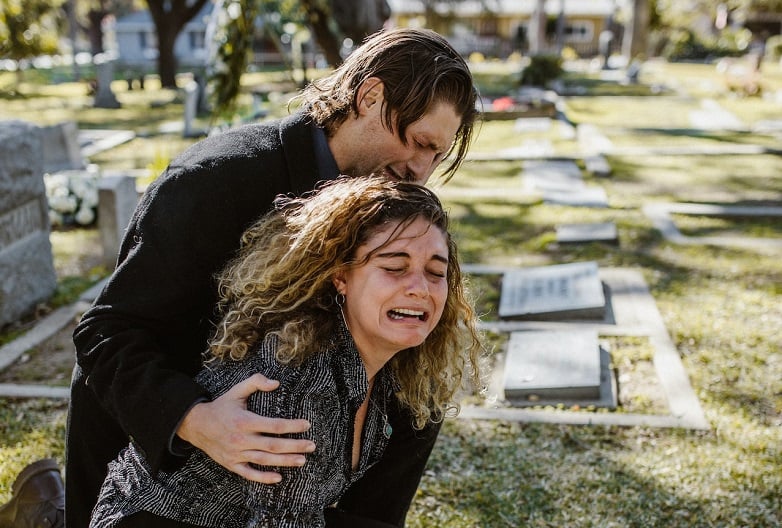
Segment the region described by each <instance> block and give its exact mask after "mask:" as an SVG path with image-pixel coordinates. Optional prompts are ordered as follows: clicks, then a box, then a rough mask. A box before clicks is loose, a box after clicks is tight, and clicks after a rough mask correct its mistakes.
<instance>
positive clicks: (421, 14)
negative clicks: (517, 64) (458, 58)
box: [388, 0, 625, 57]
mask: <svg viewBox="0 0 782 528" xmlns="http://www.w3.org/2000/svg"><path fill="white" fill-rule="evenodd" d="M388 3H389V5H390V6H391V20H390V25H392V26H396V27H427V28H430V29H433V30H435V31H437V32H438V33H441V34H442V35H444V36H446V37H448V39H449V41H450V42H451V44H453V45H454V47H456V48H457V49H458V50H459V51H460V52H461V53H464V54H469V53H472V52H480V53H483V54H485V55H487V56H494V57H505V56H507V55H509V54H510V53H513V52H528V51H530V48H531V46H532V47H533V48H534V47H535V46H538V48H537V51H538V52H541V53H548V52H556V51H558V50H560V49H561V48H562V47H563V46H568V47H570V48H572V49H574V50H575V51H576V53H578V54H579V55H580V56H594V55H597V54H598V53H599V52H600V51H601V49H600V38H601V33H603V32H604V31H607V30H609V31H611V32H612V34H613V39H612V44H613V48H612V49H613V50H617V49H618V47H619V44H618V43H619V41H620V40H619V37H620V35H619V34H618V33H619V32H621V26H620V25H618V24H616V22H615V20H616V14H617V13H618V12H619V9H620V7H621V6H623V5H624V4H625V1H624V0H545V1H544V2H542V3H543V6H544V15H543V16H542V17H541V23H540V26H539V27H540V28H541V29H542V33H541V36H540V39H539V40H537V41H535V42H532V43H531V39H534V35H535V27H534V25H533V24H532V20H533V16H534V14H535V12H536V8H537V6H538V5H539V2H538V1H537V0H484V1H473V0H466V1H461V2H458V1H450V2H449V1H436V0H388ZM560 21H561V22H560ZM560 35H561V36H560ZM608 36H609V35H608V34H604V35H603V38H604V39H606V38H608Z"/></svg>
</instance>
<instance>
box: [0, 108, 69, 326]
mask: <svg viewBox="0 0 782 528" xmlns="http://www.w3.org/2000/svg"><path fill="white" fill-rule="evenodd" d="M41 150H42V138H41V130H40V128H38V127H37V126H35V125H32V124H30V123H25V122H22V121H2V122H0V277H2V281H0V326H2V325H4V324H8V323H11V322H13V321H16V320H18V319H19V318H20V317H22V316H24V315H26V314H28V313H30V312H32V311H33V310H34V309H35V307H36V305H38V304H39V303H41V302H44V301H46V300H47V299H48V298H49V297H51V295H52V294H53V293H54V290H55V287H56V285H57V276H56V273H55V270H54V261H53V258H52V246H51V242H50V241H49V216H48V206H47V202H46V189H45V187H44V182H43V156H42V154H41Z"/></svg>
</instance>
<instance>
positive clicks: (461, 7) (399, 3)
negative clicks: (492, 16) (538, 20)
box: [388, 0, 626, 16]
mask: <svg viewBox="0 0 782 528" xmlns="http://www.w3.org/2000/svg"><path fill="white" fill-rule="evenodd" d="M625 1H626V0H565V6H564V8H565V9H564V11H565V14H566V15H580V16H586V15H590V16H608V15H611V14H613V13H614V12H615V11H616V10H617V8H618V7H619V6H621V5H623V4H624V3H625ZM388 4H389V5H390V6H391V12H392V13H394V14H397V15H398V14H402V13H423V12H424V3H423V2H422V1H421V0H388ZM536 4H537V0H484V1H477V0H467V1H463V2H458V3H454V4H450V5H443V4H435V9H436V10H437V11H439V12H441V13H443V14H445V13H449V12H453V13H454V14H456V15H457V16H478V15H481V14H483V13H486V12H487V10H490V11H493V12H494V13H497V14H501V15H522V16H529V15H530V14H531V13H532V12H533V11H534V9H535V6H536ZM545 9H546V13H547V14H549V15H557V14H559V12H560V10H561V9H562V8H561V2H560V0H547V1H546V3H545Z"/></svg>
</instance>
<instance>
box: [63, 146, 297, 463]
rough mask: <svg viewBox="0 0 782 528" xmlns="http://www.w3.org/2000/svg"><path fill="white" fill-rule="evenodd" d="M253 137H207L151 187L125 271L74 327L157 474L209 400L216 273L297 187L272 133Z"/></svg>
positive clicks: (98, 387)
mask: <svg viewBox="0 0 782 528" xmlns="http://www.w3.org/2000/svg"><path fill="white" fill-rule="evenodd" d="M267 135H268V134H267ZM226 136H228V134H226ZM245 136H247V134H245ZM245 136H242V137H238V136H236V135H234V136H229V137H226V138H221V139H220V140H205V142H204V144H203V145H202V146H201V147H200V149H199V153H198V155H197V156H194V155H192V154H191V155H189V156H190V157H188V154H187V153H186V154H185V155H183V156H181V157H180V158H179V159H178V160H175V161H174V162H173V163H172V165H171V166H170V167H169V168H168V169H167V171H166V173H164V175H162V176H161V177H160V178H158V180H157V181H156V182H155V183H154V184H153V185H152V186H151V187H150V188H149V189H148V190H147V192H146V193H145V195H144V196H143V197H142V200H141V201H140V203H139V205H138V207H137V209H136V211H135V213H134V216H133V219H132V220H131V223H130V225H129V226H128V229H127V231H126V234H125V237H124V239H123V244H122V247H121V249H120V255H119V259H118V265H117V268H116V269H115V271H114V273H113V274H112V276H111V278H110V280H109V281H108V283H107V285H106V287H105V288H104V290H103V292H102V293H101V294H100V295H99V297H98V298H97V299H96V301H95V303H94V305H93V306H92V308H91V309H90V310H88V311H87V312H86V313H85V315H84V316H83V318H82V320H81V321H80V323H79V325H78V326H77V328H76V330H75V332H74V343H75V344H76V352H77V362H78V365H79V367H80V368H81V369H82V370H83V371H84V374H85V376H86V385H87V388H88V389H89V393H91V394H93V395H94V397H95V398H96V399H97V401H98V402H99V403H100V405H101V406H102V407H103V408H104V409H106V410H107V411H108V413H109V414H110V415H111V416H113V417H114V418H115V419H116V421H117V423H118V425H119V426H120V427H121V429H122V430H123V431H125V432H126V433H127V434H128V436H131V437H132V438H133V440H134V442H135V443H136V445H138V446H139V448H140V449H141V450H142V451H143V453H144V455H145V457H146V458H147V460H148V462H149V463H150V465H151V466H152V469H153V470H157V469H159V468H160V467H161V465H162V464H164V463H165V462H166V461H167V459H168V457H170V456H171V455H172V453H171V451H170V444H171V441H172V439H173V437H174V433H175V431H176V429H177V427H178V426H179V424H180V422H181V420H182V418H183V417H184V415H185V413H186V412H187V411H188V410H189V409H190V408H191V407H192V405H194V404H195V403H196V402H198V401H199V400H202V399H204V398H207V397H208V394H207V393H206V391H204V390H203V389H202V388H201V387H200V386H199V385H198V384H196V383H195V382H194V381H193V376H194V375H195V374H196V373H197V372H198V370H199V369H200V367H201V363H202V355H203V353H204V351H205V349H206V342H207V338H208V336H209V334H210V332H211V331H212V326H213V322H214V306H215V302H216V284H215V281H214V275H215V273H216V272H217V271H219V270H220V269H221V268H222V267H223V266H224V265H225V263H226V261H227V260H228V259H229V258H231V257H232V256H233V254H234V252H235V250H236V249H237V248H238V245H239V238H240V236H241V233H242V232H243V230H244V229H245V228H246V227H247V226H248V225H249V223H251V222H252V221H253V220H255V219H256V218H257V217H258V216H259V215H261V214H263V213H264V212H266V210H267V209H268V208H269V206H270V204H271V202H272V200H273V198H274V196H276V194H278V193H281V192H288V190H289V183H288V181H289V180H288V176H287V174H286V168H285V166H284V164H282V163H280V162H278V161H277V159H278V158H279V157H277V158H275V157H274V156H265V157H262V158H259V155H258V154H257V152H258V151H259V150H263V144H262V143H263V141H262V140H263V137H262V136H260V137H257V138H249V139H248V138H247V137H245ZM259 145H260V146H259ZM267 150H269V149H267ZM193 158H194V159H193ZM265 174H268V175H271V174H273V175H274V176H273V177H272V176H268V177H266V176H264V175H265ZM85 433H87V432H85ZM69 435H71V436H72V434H71V433H69ZM125 441H127V440H125Z"/></svg>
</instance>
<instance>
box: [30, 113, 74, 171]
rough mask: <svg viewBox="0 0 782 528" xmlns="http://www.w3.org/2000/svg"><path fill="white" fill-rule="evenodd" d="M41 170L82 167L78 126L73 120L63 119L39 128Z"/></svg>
mask: <svg viewBox="0 0 782 528" xmlns="http://www.w3.org/2000/svg"><path fill="white" fill-rule="evenodd" d="M41 141H42V149H41V153H40V154H39V157H42V158H43V172H47V173H52V172H57V171H61V170H72V169H83V168H84V167H85V164H84V157H83V156H82V154H81V145H80V144H79V127H78V126H77V125H76V123H75V122H73V121H65V122H63V123H58V124H56V125H52V126H45V127H42V128H41Z"/></svg>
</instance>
